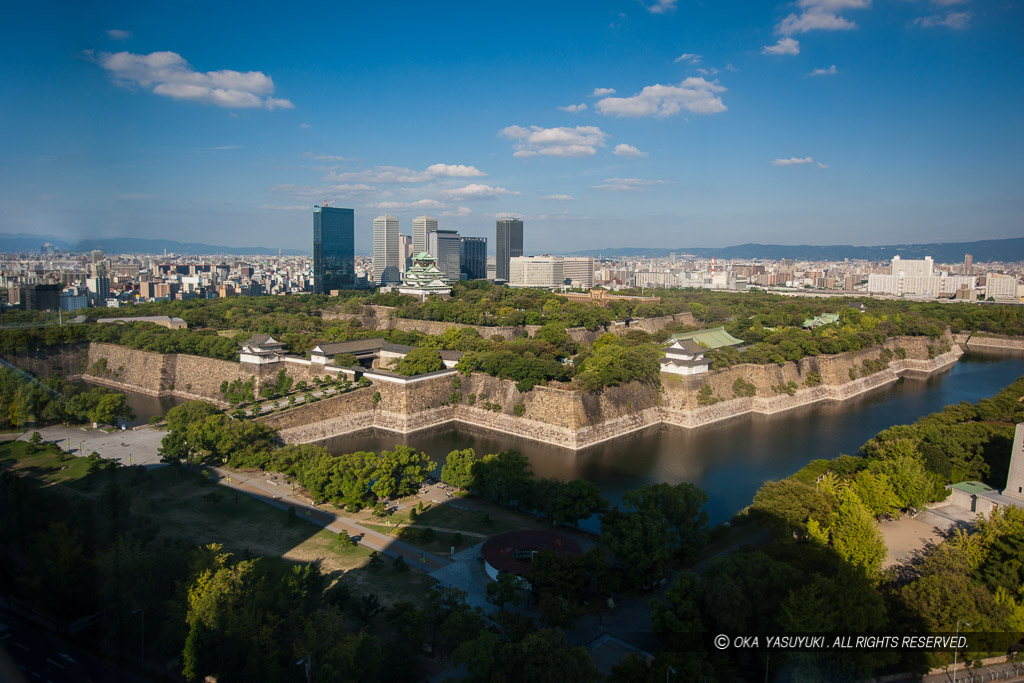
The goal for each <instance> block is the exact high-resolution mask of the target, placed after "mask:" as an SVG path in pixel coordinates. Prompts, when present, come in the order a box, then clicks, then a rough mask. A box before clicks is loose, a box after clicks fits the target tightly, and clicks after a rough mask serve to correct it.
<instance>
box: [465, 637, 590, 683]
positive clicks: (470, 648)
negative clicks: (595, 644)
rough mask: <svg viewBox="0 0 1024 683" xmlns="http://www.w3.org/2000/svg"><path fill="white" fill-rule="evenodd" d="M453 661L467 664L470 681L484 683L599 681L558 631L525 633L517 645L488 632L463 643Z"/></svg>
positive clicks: (579, 650) (587, 662)
mask: <svg viewBox="0 0 1024 683" xmlns="http://www.w3.org/2000/svg"><path fill="white" fill-rule="evenodd" d="M452 662H453V663H455V664H466V666H467V668H468V670H469V677H468V678H469V680H470V681H481V682H486V683H492V682H493V683H514V682H515V681H537V682H538V683H549V682H550V683H565V682H566V681H580V682H581V683H587V682H589V681H596V680H599V678H600V674H599V673H598V671H597V669H596V668H595V667H594V663H593V661H591V659H590V655H589V654H587V651H586V650H585V649H583V648H582V647H573V646H570V645H569V644H568V643H567V642H566V637H565V633H564V632H563V631H561V630H559V629H544V630H541V631H534V632H531V633H527V634H526V635H525V636H524V637H523V639H522V640H521V641H519V642H517V643H511V642H505V641H502V640H501V639H500V638H499V637H498V635H497V634H494V633H491V632H487V631H485V632H484V633H482V634H480V636H478V637H477V638H475V639H473V640H469V641H466V642H464V643H463V644H462V645H460V646H459V647H458V649H456V650H455V652H454V653H453V654H452Z"/></svg>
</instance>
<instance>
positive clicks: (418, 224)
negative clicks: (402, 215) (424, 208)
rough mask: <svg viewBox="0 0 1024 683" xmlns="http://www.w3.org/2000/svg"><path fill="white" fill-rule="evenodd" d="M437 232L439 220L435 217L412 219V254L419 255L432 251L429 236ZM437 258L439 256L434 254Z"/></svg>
mask: <svg viewBox="0 0 1024 683" xmlns="http://www.w3.org/2000/svg"><path fill="white" fill-rule="evenodd" d="M432 232H437V219H436V218H434V217H433V216H417V217H416V218H413V219H412V253H413V255H414V256H415V255H417V254H419V253H420V252H424V251H430V238H429V237H428V235H430V233H432ZM433 255H434V256H437V254H433Z"/></svg>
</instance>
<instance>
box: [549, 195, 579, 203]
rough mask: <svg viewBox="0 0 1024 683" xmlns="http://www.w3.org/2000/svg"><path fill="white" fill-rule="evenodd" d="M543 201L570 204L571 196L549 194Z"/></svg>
mask: <svg viewBox="0 0 1024 683" xmlns="http://www.w3.org/2000/svg"><path fill="white" fill-rule="evenodd" d="M544 199H553V200H555V201H559V202H571V201H572V199H573V198H572V195H568V194H549V195H546V196H545V197H544Z"/></svg>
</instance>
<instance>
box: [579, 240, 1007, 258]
mask: <svg viewBox="0 0 1024 683" xmlns="http://www.w3.org/2000/svg"><path fill="white" fill-rule="evenodd" d="M673 253H675V254H678V255H680V256H682V255H684V254H685V255H689V256H697V257H700V258H710V257H712V256H714V257H716V258H721V259H771V260H780V259H795V260H799V261H842V260H843V259H844V258H848V259H851V260H854V259H863V260H866V261H888V260H890V259H891V258H892V257H893V256H896V255H897V254H898V255H899V256H900V258H914V259H921V258H924V257H925V256H931V257H932V258H933V259H935V261H936V262H937V263H959V262H961V261H963V260H964V254H970V255H971V257H972V258H973V259H974V261H975V262H976V263H977V262H980V261H1024V238H1022V237H1014V238H1011V239H1003V240H979V241H976V242H932V243H930V244H891V245H886V246H878V247H856V246H852V245H849V244H833V245H828V246H818V245H813V244H798V245H788V244H740V245H737V246H734V247H719V248H714V249H711V248H706V247H677V248H675V249H640V248H633V247H621V248H617V249H587V250H585V251H577V252H574V253H573V254H572V255H574V256H594V257H597V256H604V257H610V258H621V257H630V256H632V257H638V256H639V257H648V258H658V257H666V256H668V255H669V254H673Z"/></svg>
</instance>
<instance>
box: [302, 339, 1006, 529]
mask: <svg viewBox="0 0 1024 683" xmlns="http://www.w3.org/2000/svg"><path fill="white" fill-rule="evenodd" d="M1021 375H1024V353H1021V352H989V351H986V352H977V351H975V352H970V353H967V354H965V355H964V356H963V357H962V358H961V360H960V361H959V362H957V363H955V364H954V365H953V366H952V367H951V368H950V369H949V370H948V371H945V372H941V373H938V374H936V375H933V376H931V377H929V378H927V379H909V378H906V379H901V380H900V381H898V382H896V383H895V384H892V385H889V386H887V387H884V388H881V389H878V390H875V391H872V392H870V393H868V394H864V395H862V396H857V397H854V398H852V399H849V400H847V401H843V402H840V403H831V402H830V403H826V404H818V405H811V406H806V407H803V408H798V409H795V410H791V411H787V412H784V413H780V414H776V415H770V416H768V415H753V414H748V415H743V416H740V417H736V418H733V419H730V420H727V421H724V422H719V423H715V424H712V425H708V426H705V427H700V428H696V429H681V428H675V427H661V428H651V429H648V430H644V431H642V432H635V433H633V434H629V435H626V436H623V437H621V438H618V439H614V440H612V441H607V442H603V443H600V444H597V445H595V446H592V447H590V448H585V449H582V450H579V451H576V452H573V451H570V450H567V449H564V448H559V447H555V446H547V445H545V444H542V443H538V442H536V441H532V440H528V439H522V438H516V437H512V436H507V435H504V434H497V433H494V432H489V431H485V430H478V429H475V428H467V427H459V428H439V429H432V430H424V431H420V432H415V433H413V434H409V435H407V436H403V435H400V434H395V433H392V432H387V431H382V430H373V431H367V432H362V433H360V434H357V435H347V436H341V437H336V438H333V439H328V440H326V441H324V442H322V443H323V445H324V446H326V447H327V448H328V449H329V450H330V451H332V452H334V453H345V452H352V451H357V450H366V451H379V450H382V449H388V448H392V447H394V445H395V444H396V443H401V444H408V445H410V446H413V447H415V448H417V449H422V450H424V451H426V452H427V453H429V454H430V455H431V456H432V457H433V459H434V460H436V461H437V462H439V463H443V462H444V458H445V456H446V455H447V454H448V453H449V452H450V451H452V450H454V449H462V448H473V449H475V450H476V452H477V454H478V455H481V454H484V453H495V452H498V451H502V450H505V449H508V448H513V449H516V450H518V451H520V452H522V453H523V454H525V455H526V456H527V457H528V458H529V459H530V462H531V463H532V465H533V469H534V472H535V474H536V475H537V476H538V477H549V478H557V479H564V480H569V479H587V480H589V481H593V482H594V483H596V484H598V485H599V486H600V487H601V490H602V492H603V493H604V495H605V496H606V497H607V498H609V499H610V500H611V501H612V502H613V504H614V503H618V502H620V500H621V496H622V494H623V493H624V492H626V491H628V490H630V489H633V488H636V487H637V486H641V485H643V484H650V483H657V482H667V483H670V484H676V483H679V482H683V481H687V482H690V483H693V484H696V485H697V486H700V487H701V488H702V489H704V491H706V492H707V494H708V504H707V506H706V509H707V510H708V513H709V515H710V517H711V522H712V523H713V524H714V523H718V522H721V521H724V520H726V519H728V518H729V517H731V516H732V515H733V514H735V513H736V512H738V511H739V510H741V509H743V508H744V507H745V506H747V505H749V504H750V501H751V500H752V498H753V496H754V494H755V493H756V492H757V489H758V488H759V487H760V486H761V484H762V483H763V482H765V481H767V480H771V479H780V478H782V477H785V476H788V475H789V474H792V473H793V472H795V471H796V470H798V469H800V468H801V467H803V466H804V465H806V464H807V463H808V462H809V461H811V460H814V459H815V458H832V457H835V456H836V455H839V454H840V453H855V452H856V451H857V449H858V448H859V447H860V446H861V444H863V443H864V442H865V441H867V440H868V439H870V438H871V437H872V436H874V435H875V434H876V433H878V432H879V431H880V430H882V429H885V428H886V427H888V426H890V425H894V424H903V423H909V422H913V421H915V420H917V419H918V418H919V417H921V416H923V415H926V414H928V413H931V412H934V411H937V410H941V409H942V408H943V407H944V406H946V405H949V404H951V403H959V402H960V401H969V402H974V401H977V400H978V399H981V398H985V397H988V396H992V395H993V394H995V393H997V392H998V391H999V390H1000V389H1002V388H1004V387H1005V386H1006V385H1008V384H1009V383H1010V382H1012V381H1013V380H1015V379H1016V378H1018V377H1020V376H1021Z"/></svg>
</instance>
